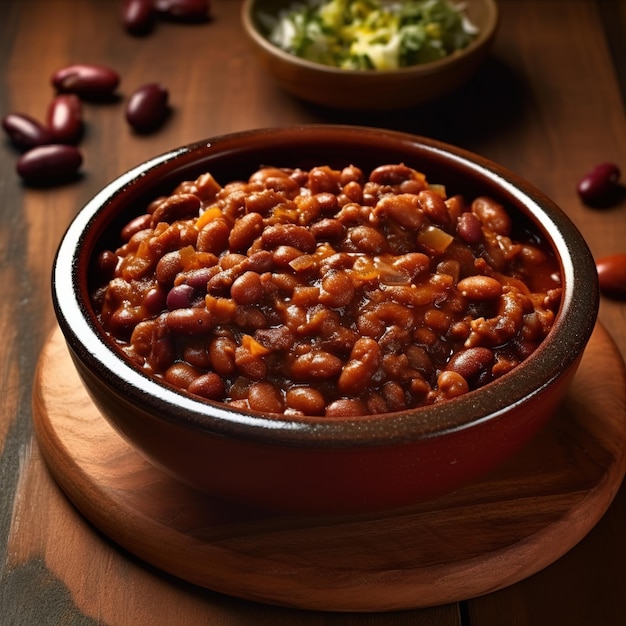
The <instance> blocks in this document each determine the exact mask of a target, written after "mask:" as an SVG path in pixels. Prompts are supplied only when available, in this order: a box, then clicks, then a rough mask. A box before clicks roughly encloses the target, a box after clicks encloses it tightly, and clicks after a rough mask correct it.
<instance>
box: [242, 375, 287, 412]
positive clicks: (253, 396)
mask: <svg viewBox="0 0 626 626" xmlns="http://www.w3.org/2000/svg"><path fill="white" fill-rule="evenodd" d="M248 404H249V405H250V408H251V409H252V410H253V411H261V412H263V413H282V412H283V410H284V402H283V398H282V394H281V392H280V390H279V389H277V388H276V387H275V386H274V385H273V384H272V383H268V382H265V381H263V382H256V383H253V384H252V385H250V388H249V389H248Z"/></svg>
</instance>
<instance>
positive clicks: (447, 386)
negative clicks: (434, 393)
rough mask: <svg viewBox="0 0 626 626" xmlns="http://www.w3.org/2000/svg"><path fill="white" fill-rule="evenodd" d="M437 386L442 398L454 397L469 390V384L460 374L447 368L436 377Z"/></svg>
mask: <svg viewBox="0 0 626 626" xmlns="http://www.w3.org/2000/svg"><path fill="white" fill-rule="evenodd" d="M437 387H439V391H441V393H442V395H443V397H444V398H456V397H457V396H461V395H463V394H464V393H467V392H468V391H469V385H468V384H467V381H466V380H465V378H463V376H461V374H459V373H458V372H451V371H447V370H446V371H443V372H441V374H439V376H438V377H437Z"/></svg>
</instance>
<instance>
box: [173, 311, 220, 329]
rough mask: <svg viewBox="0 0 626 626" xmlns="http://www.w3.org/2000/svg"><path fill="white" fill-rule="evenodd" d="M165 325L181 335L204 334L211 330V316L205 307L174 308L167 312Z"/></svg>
mask: <svg viewBox="0 0 626 626" xmlns="http://www.w3.org/2000/svg"><path fill="white" fill-rule="evenodd" d="M166 322H167V327H168V328H169V329H170V330H171V331H172V332H175V333H180V334H183V335H198V334H204V333H207V332H209V331H210V330H211V328H212V326H213V318H212V316H211V314H210V313H209V312H208V311H207V310H206V309H175V310H174V311H171V312H170V313H168V315H167V318H166Z"/></svg>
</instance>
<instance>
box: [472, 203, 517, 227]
mask: <svg viewBox="0 0 626 626" xmlns="http://www.w3.org/2000/svg"><path fill="white" fill-rule="evenodd" d="M472 213H474V215H476V217H478V219H479V220H480V221H481V222H482V223H483V224H485V226H487V227H489V228H490V229H491V230H493V231H494V232H495V233H497V234H498V235H505V236H508V235H510V234H511V228H512V224H511V217H510V216H509V214H508V213H507V212H506V210H505V209H504V207H503V206H502V205H501V204H500V203H499V202H496V201H495V200H493V199H492V198H486V197H484V196H483V197H480V198H476V199H475V200H474V201H473V202H472Z"/></svg>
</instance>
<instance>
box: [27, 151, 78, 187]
mask: <svg viewBox="0 0 626 626" xmlns="http://www.w3.org/2000/svg"><path fill="white" fill-rule="evenodd" d="M82 162H83V157H82V154H81V153H80V152H79V151H78V149H77V148H76V147H74V146H68V145H64V144H48V145H44V146H37V147H35V148H32V149H31V150H29V151H28V152H25V153H24V154H23V155H22V156H21V157H20V158H19V159H18V161H17V164H16V170H17V173H18V174H19V175H20V176H21V177H22V178H23V179H24V180H25V181H26V182H28V183H31V184H43V185H48V184H56V183H59V182H64V181H67V180H69V179H71V178H73V177H75V176H76V174H77V173H78V170H79V169H80V166H81V165H82Z"/></svg>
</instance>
